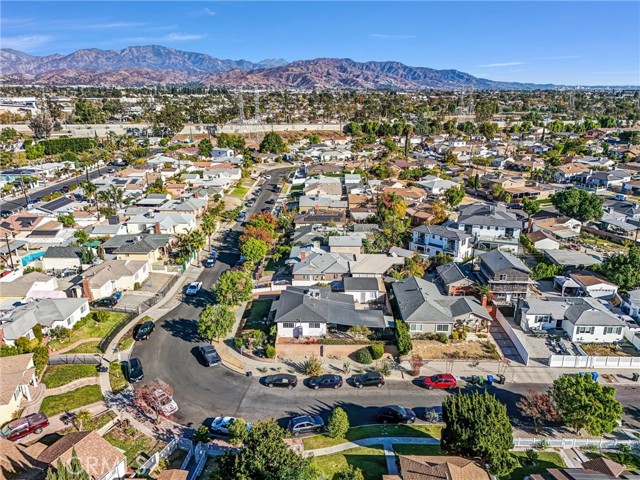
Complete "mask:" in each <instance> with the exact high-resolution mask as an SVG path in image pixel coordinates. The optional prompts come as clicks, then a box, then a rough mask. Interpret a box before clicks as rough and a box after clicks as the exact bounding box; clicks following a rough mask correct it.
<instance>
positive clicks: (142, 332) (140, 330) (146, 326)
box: [133, 322, 156, 342]
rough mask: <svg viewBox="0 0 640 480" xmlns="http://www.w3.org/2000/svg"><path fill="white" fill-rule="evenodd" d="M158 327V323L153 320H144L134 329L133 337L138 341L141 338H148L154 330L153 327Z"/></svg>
mask: <svg viewBox="0 0 640 480" xmlns="http://www.w3.org/2000/svg"><path fill="white" fill-rule="evenodd" d="M154 328H156V324H155V323H153V322H144V323H141V324H140V325H136V327H135V328H134V329H133V339H134V340H135V341H136V342H138V341H140V340H147V339H148V338H149V335H151V333H152V332H153V329H154Z"/></svg>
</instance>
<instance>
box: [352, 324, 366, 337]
mask: <svg viewBox="0 0 640 480" xmlns="http://www.w3.org/2000/svg"><path fill="white" fill-rule="evenodd" d="M349 333H350V334H351V335H353V336H354V337H356V338H362V337H365V338H366V337H368V336H369V335H371V330H370V329H369V327H365V326H364V325H355V326H353V327H351V328H350V329H349Z"/></svg>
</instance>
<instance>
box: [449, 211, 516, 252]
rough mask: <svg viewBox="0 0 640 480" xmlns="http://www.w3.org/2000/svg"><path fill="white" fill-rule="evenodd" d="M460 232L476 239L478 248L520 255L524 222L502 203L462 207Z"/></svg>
mask: <svg viewBox="0 0 640 480" xmlns="http://www.w3.org/2000/svg"><path fill="white" fill-rule="evenodd" d="M457 223H458V230H461V231H463V232H464V233H466V234H467V235H472V236H473V237H474V243H475V245H476V247H481V248H486V249H493V248H499V249H501V250H507V251H511V252H513V253H518V250H519V246H520V233H521V232H522V226H523V225H522V222H521V221H520V220H518V219H517V217H516V216H515V214H513V213H511V212H508V211H507V209H506V206H505V205H504V204H502V203H499V204H496V205H488V204H486V203H474V204H470V205H464V206H461V207H460V214H459V215H458V222H457Z"/></svg>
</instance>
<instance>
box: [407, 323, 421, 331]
mask: <svg viewBox="0 0 640 480" xmlns="http://www.w3.org/2000/svg"><path fill="white" fill-rule="evenodd" d="M409 331H411V332H421V331H422V324H421V323H410V324H409Z"/></svg>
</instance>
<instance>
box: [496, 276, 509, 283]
mask: <svg viewBox="0 0 640 480" xmlns="http://www.w3.org/2000/svg"><path fill="white" fill-rule="evenodd" d="M498 280H499V281H501V282H506V281H507V276H506V275H498Z"/></svg>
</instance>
